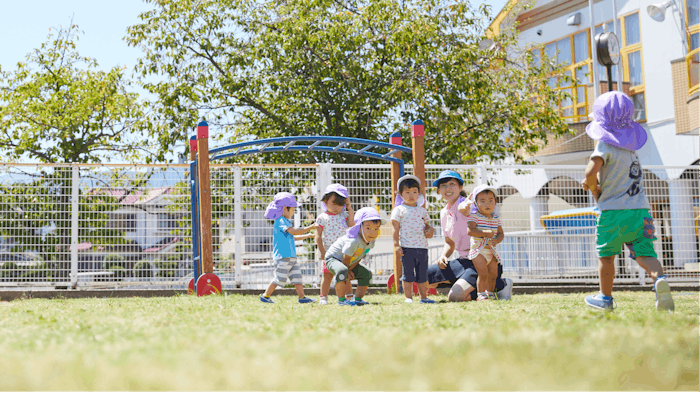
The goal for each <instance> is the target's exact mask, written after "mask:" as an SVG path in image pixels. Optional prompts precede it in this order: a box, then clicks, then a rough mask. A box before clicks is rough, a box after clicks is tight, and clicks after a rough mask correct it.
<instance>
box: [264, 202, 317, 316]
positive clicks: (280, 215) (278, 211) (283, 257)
mask: <svg viewBox="0 0 700 394" xmlns="http://www.w3.org/2000/svg"><path fill="white" fill-rule="evenodd" d="M298 206H299V204H298V203H297V200H296V198H294V195H293V194H292V193H287V192H281V193H277V194H275V197H274V198H273V200H272V202H271V203H270V204H269V205H268V206H267V209H266V210H265V217H266V218H268V219H270V220H274V221H275V225H274V230H273V234H272V237H273V238H272V259H273V261H274V262H275V277H274V278H273V279H272V282H270V285H269V286H268V287H267V290H266V291H265V293H264V294H263V295H261V296H260V301H262V302H266V303H270V304H273V303H274V301H272V299H270V296H271V295H272V292H274V291H275V289H276V288H277V286H284V284H285V283H286V282H287V281H288V280H289V281H290V282H291V283H292V284H293V285H294V288H295V289H296V291H297V295H298V296H299V303H301V304H306V303H309V302H314V301H315V300H314V299H311V298H307V297H305V296H304V286H303V284H302V281H301V269H300V268H299V266H298V265H297V250H296V245H295V244H294V241H295V240H302V239H307V238H311V237H313V234H309V235H302V234H306V233H308V232H309V231H311V230H313V229H314V227H315V225H313V224H312V225H310V226H307V227H303V228H294V227H293V226H292V222H291V221H290V219H291V218H292V217H294V210H295V209H296V207H298Z"/></svg>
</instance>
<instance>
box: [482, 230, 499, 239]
mask: <svg viewBox="0 0 700 394" xmlns="http://www.w3.org/2000/svg"><path fill="white" fill-rule="evenodd" d="M495 236H496V232H495V231H493V230H484V237H485V238H493V237H495Z"/></svg>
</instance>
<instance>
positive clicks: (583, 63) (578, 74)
mask: <svg viewBox="0 0 700 394" xmlns="http://www.w3.org/2000/svg"><path fill="white" fill-rule="evenodd" d="M589 40H590V36H589V30H584V31H581V32H578V33H574V34H572V35H570V36H566V37H563V38H560V39H558V40H556V41H554V42H550V43H548V44H545V46H544V48H543V49H542V52H541V53H538V52H539V50H537V49H535V50H533V51H532V53H533V58H536V59H537V60H536V61H537V64H539V62H540V61H541V58H542V55H544V56H547V58H549V59H554V60H556V61H557V63H559V64H560V65H561V66H564V67H566V68H567V69H568V72H569V75H570V76H571V77H572V78H573V79H574V80H576V87H575V89H572V87H571V86H561V84H560V82H559V81H557V78H556V77H552V78H549V81H548V85H549V86H550V87H552V88H556V87H558V88H560V89H562V90H565V91H566V92H567V93H569V94H570V95H571V98H570V99H566V100H563V101H562V102H561V103H559V112H560V114H561V116H562V117H563V118H565V119H567V120H570V121H572V122H584V121H586V120H587V119H588V100H587V98H588V97H587V90H586V87H585V85H586V84H588V83H589V79H590V78H589V73H590V68H591V66H592V62H591V52H590V48H589V47H590V45H589V44H588V41H589ZM534 62H535V61H534V60H533V63H534ZM578 85H584V86H578Z"/></svg>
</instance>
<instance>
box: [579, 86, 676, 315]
mask: <svg viewBox="0 0 700 394" xmlns="http://www.w3.org/2000/svg"><path fill="white" fill-rule="evenodd" d="M633 115H634V104H633V103H632V100H631V99H630V98H629V97H628V96H627V95H626V94H624V93H621V92H608V93H605V94H602V95H600V96H599V97H598V98H597V99H596V100H595V102H594V103H593V119H594V120H593V121H592V122H591V123H589V124H588V126H587V127H586V133H587V134H588V136H590V137H591V138H592V139H594V140H596V141H598V143H597V145H596V148H595V150H594V151H593V154H591V160H590V161H589V162H588V167H587V168H586V179H585V180H584V181H583V182H582V183H581V186H582V187H583V189H584V190H590V191H591V192H592V193H593V197H594V198H595V200H596V202H597V204H598V208H599V209H600V211H601V215H600V217H599V218H598V223H597V226H596V249H597V251H598V259H599V265H598V274H599V277H600V293H599V294H597V295H594V296H587V297H586V298H585V300H584V301H585V303H586V305H588V306H590V307H592V308H596V309H602V310H607V311H610V310H612V309H614V302H613V297H612V288H613V279H614V278H615V255H617V254H620V252H621V250H622V244H625V245H627V249H629V251H630V257H631V258H632V259H634V260H635V261H636V262H637V263H638V264H639V265H640V266H641V267H642V268H644V269H645V270H646V271H647V272H648V273H649V276H651V278H652V279H653V280H654V291H655V292H656V309H658V310H665V311H669V312H672V311H673V310H674V304H673V298H672V296H671V289H670V287H669V285H668V282H667V281H666V276H665V275H664V272H663V267H662V266H661V263H660V262H659V260H657V258H656V252H655V251H654V245H653V242H652V241H653V240H654V239H656V237H655V236H654V220H653V219H652V217H651V215H650V214H649V209H650V205H649V202H648V201H647V198H646V195H645V194H644V185H643V182H642V175H643V173H642V167H641V165H640V163H639V157H637V153H636V152H635V151H636V150H638V149H640V148H641V147H642V146H644V144H645V143H646V141H647V133H646V131H645V130H644V129H643V128H642V126H640V125H639V124H637V122H635V121H634V120H633ZM599 177H600V183H599V181H598V178H599Z"/></svg>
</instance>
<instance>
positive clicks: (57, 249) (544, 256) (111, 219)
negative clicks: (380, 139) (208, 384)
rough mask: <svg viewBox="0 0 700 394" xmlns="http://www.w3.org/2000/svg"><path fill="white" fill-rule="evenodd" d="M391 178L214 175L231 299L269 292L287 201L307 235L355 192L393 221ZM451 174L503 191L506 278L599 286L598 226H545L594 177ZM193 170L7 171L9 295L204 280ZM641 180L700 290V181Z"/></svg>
mask: <svg viewBox="0 0 700 394" xmlns="http://www.w3.org/2000/svg"><path fill="white" fill-rule="evenodd" d="M389 168H390V167H389V165H342V164H318V165H270V166H259V165H256V166H250V165H220V164H214V165H212V168H211V171H212V174H211V188H212V220H213V243H214V245H213V246H214V259H215V272H216V273H217V274H218V275H219V276H220V277H221V279H222V282H223V284H224V288H227V289H228V288H234V287H240V288H262V287H264V286H265V285H267V283H269V281H270V279H271V277H272V266H271V264H270V253H271V246H272V245H271V240H272V226H271V224H270V222H269V221H268V220H266V219H265V218H264V217H263V212H264V210H265V207H266V206H267V204H268V203H269V201H270V200H271V198H272V196H273V195H274V194H275V193H277V192H279V191H291V192H292V193H294V194H295V195H296V196H297V198H298V200H299V201H300V202H301V203H302V206H301V208H300V209H298V210H297V214H296V217H295V222H296V223H295V224H296V225H303V224H308V223H311V222H313V221H314V220H315V218H316V216H317V215H318V213H319V206H318V204H317V203H318V198H319V194H320V193H321V192H322V191H323V190H324V189H325V187H326V185H328V184H330V183H334V182H339V183H342V184H344V185H345V186H346V187H348V189H349V191H350V195H351V199H352V202H353V205H354V207H355V208H356V209H357V208H359V207H362V206H372V207H376V208H377V209H379V210H380V212H381V213H382V214H384V215H387V216H388V215H389V214H390V212H391V206H390V198H391V193H390V190H391V184H390V183H391V181H390V171H389ZM445 169H453V170H457V171H459V172H460V173H461V174H462V176H463V177H464V179H465V180H467V183H466V184H465V186H464V189H465V191H467V192H469V191H470V190H472V189H473V188H474V186H475V185H476V184H479V183H484V182H488V183H489V184H491V185H492V186H495V187H497V188H498V190H499V202H500V203H501V212H502V219H503V227H504V230H505V232H506V238H505V240H504V242H503V243H502V244H501V245H499V250H500V253H501V255H502V258H503V262H504V271H505V274H504V276H506V277H511V278H512V279H514V280H515V281H516V282H517V283H523V282H530V283H564V282H572V283H573V282H576V283H596V282H597V280H598V279H597V275H598V274H597V264H598V263H597V258H596V252H595V229H594V227H592V226H590V225H588V226H584V227H581V226H578V227H567V228H558V229H551V228H550V229H545V228H544V227H543V223H542V222H541V220H540V218H541V217H542V216H544V215H548V214H551V213H552V212H556V211H560V210H565V209H571V208H586V207H591V206H593V205H594V204H592V198H591V197H590V195H589V194H587V193H584V192H583V191H582V190H581V188H580V185H579V184H580V180H581V179H582V178H583V172H584V167H583V166H518V167H515V166H457V165H449V166H446V165H445V166H442V165H441V166H437V165H428V166H426V178H427V182H428V183H429V184H430V183H432V181H433V180H434V179H436V178H437V176H438V174H439V173H440V172H441V171H443V170H445ZM406 170H407V172H409V173H410V172H411V167H410V166H408V167H407V169H406ZM188 171H189V166H188V165H72V166H59V165H22V164H5V165H1V166H0V287H2V288H10V287H25V286H32V287H49V286H50V287H77V288H95V287H106V288H117V287H121V288H124V287H127V288H129V287H131V288H136V287H143V286H148V287H150V288H184V287H185V286H186V283H187V282H188V281H189V279H190V278H191V277H192V268H191V265H192V262H191V238H190V233H191V222H190V220H191V216H190V194H189V193H190V188H189V174H188ZM640 182H643V184H644V188H645V192H646V194H647V198H648V199H649V202H650V204H651V206H652V210H651V214H652V216H653V218H654V221H655V226H656V237H657V240H656V241H655V247H656V250H657V253H658V255H659V259H660V260H661V261H662V263H663V265H664V267H665V270H666V272H667V274H669V276H670V278H671V280H672V281H676V282H688V283H694V284H697V283H698V261H699V260H700V259H699V258H698V249H699V247H698V223H697V217H698V199H699V192H698V169H697V168H694V167H645V168H644V173H643V174H642V175H641V177H640ZM426 194H427V196H426V200H427V206H428V210H429V212H430V215H431V218H432V224H433V225H434V226H435V227H436V228H437V231H436V236H435V238H434V239H433V240H431V247H430V256H431V260H432V261H431V262H435V260H437V257H438V256H439V255H440V253H441V251H442V232H441V230H440V228H439V227H440V221H439V211H440V209H441V208H442V206H443V203H442V201H441V200H440V197H439V195H438V194H437V192H436V190H435V189H434V188H432V187H429V188H428V189H427V192H426ZM237 195H238V196H240V199H236V198H235V197H236V196H237ZM572 220H573V219H572ZM589 224H590V223H589ZM391 232H392V229H391V226H390V225H387V226H385V227H383V228H382V234H381V237H380V239H379V240H378V242H377V247H376V248H375V249H374V250H373V251H372V252H371V253H370V255H369V256H368V258H367V261H366V263H367V264H368V265H369V267H370V268H371V269H372V271H373V274H374V278H373V282H374V283H375V284H385V283H386V280H387V278H388V276H389V275H390V274H391V273H392V272H393V257H392V254H391V250H392V246H391V245H392V242H391ZM298 252H299V258H300V260H301V262H302V267H303V274H304V281H305V283H306V284H309V285H311V286H318V284H319V282H320V267H319V264H318V263H317V261H318V258H317V256H315V245H314V242H313V239H310V240H306V241H304V242H299V243H298ZM616 264H617V276H616V281H617V282H618V283H622V282H627V283H643V282H644V281H647V283H648V278H645V275H644V271H643V270H640V269H639V268H638V266H637V265H636V264H635V263H633V262H632V260H631V259H629V258H628V257H627V255H626V251H625V252H623V254H622V256H621V257H620V258H618V259H617V260H616ZM237 274H238V275H237Z"/></svg>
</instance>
